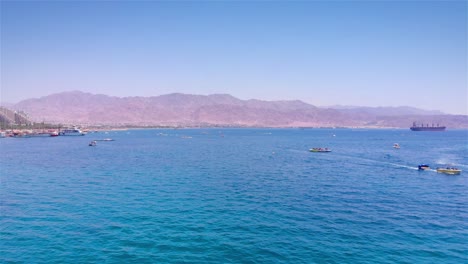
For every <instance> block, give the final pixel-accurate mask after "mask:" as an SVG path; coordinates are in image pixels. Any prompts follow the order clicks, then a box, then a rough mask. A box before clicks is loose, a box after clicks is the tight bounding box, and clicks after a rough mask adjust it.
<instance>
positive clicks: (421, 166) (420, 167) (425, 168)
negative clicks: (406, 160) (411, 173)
mask: <svg viewBox="0 0 468 264" xmlns="http://www.w3.org/2000/svg"><path fill="white" fill-rule="evenodd" d="M430 169H431V168H430V167H429V165H427V164H420V165H418V170H430Z"/></svg>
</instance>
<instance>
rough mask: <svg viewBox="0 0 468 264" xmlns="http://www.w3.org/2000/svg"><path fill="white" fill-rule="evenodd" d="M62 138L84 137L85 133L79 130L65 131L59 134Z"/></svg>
mask: <svg viewBox="0 0 468 264" xmlns="http://www.w3.org/2000/svg"><path fill="white" fill-rule="evenodd" d="M59 135H60V136H84V135H85V133H84V132H82V131H81V130H79V129H78V128H72V129H64V130H61V131H60V133H59Z"/></svg>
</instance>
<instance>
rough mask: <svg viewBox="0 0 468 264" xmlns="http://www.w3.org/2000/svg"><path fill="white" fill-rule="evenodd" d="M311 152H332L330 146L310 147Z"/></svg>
mask: <svg viewBox="0 0 468 264" xmlns="http://www.w3.org/2000/svg"><path fill="white" fill-rule="evenodd" d="M309 151H310V152H331V149H329V148H311V149H309Z"/></svg>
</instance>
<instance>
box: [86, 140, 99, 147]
mask: <svg viewBox="0 0 468 264" xmlns="http://www.w3.org/2000/svg"><path fill="white" fill-rule="evenodd" d="M96 145H97V142H96V140H93V141H91V142H89V144H88V146H90V147H94V146H96Z"/></svg>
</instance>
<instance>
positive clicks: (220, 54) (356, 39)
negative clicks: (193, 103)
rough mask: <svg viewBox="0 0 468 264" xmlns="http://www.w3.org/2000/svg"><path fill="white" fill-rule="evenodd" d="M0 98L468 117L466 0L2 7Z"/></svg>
mask: <svg viewBox="0 0 468 264" xmlns="http://www.w3.org/2000/svg"><path fill="white" fill-rule="evenodd" d="M0 7H1V93H0V96H1V97H0V99H1V100H2V101H4V102H17V101H20V100H22V99H26V98H31V97H40V96H45V95H48V94H51V93H56V92H61V91H70V90H81V91H85V92H92V93H102V94H108V95H114V96H153V95H161V94H167V93H173V92H181V93H191V94H213V93H228V94H231V95H233V96H236V97H238V98H241V99H250V98H257V99H264V100H280V99H299V100H303V101H305V102H308V103H311V104H314V105H318V106H324V105H334V104H342V105H363V106H400V105H408V106H414V107H419V108H423V109H437V110H442V111H444V112H447V113H458V114H468V91H467V90H468V88H467V81H468V80H467V60H468V57H467V22H468V20H467V2H466V1H463V0H462V1H377V2H373V1H176V2H169V1H99V2H97V1H73V2H65V1H1V2H0Z"/></svg>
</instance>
